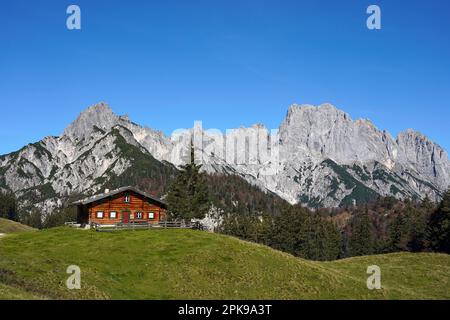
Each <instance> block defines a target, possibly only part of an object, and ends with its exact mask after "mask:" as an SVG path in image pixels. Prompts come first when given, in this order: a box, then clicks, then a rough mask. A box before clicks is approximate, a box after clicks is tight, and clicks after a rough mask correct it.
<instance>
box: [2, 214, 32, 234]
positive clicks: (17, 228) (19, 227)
mask: <svg viewBox="0 0 450 320" xmlns="http://www.w3.org/2000/svg"><path fill="white" fill-rule="evenodd" d="M33 230H35V229H33V228H32V227H29V226H26V225H24V224H21V223H18V222H15V221H11V220H8V219H3V218H0V233H6V234H8V233H19V232H27V231H33Z"/></svg>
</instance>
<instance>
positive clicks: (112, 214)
mask: <svg viewBox="0 0 450 320" xmlns="http://www.w3.org/2000/svg"><path fill="white" fill-rule="evenodd" d="M109 218H110V219H116V218H117V212H115V211H111V212H110V213H109Z"/></svg>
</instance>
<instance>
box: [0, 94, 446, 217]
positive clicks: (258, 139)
mask: <svg viewBox="0 0 450 320" xmlns="http://www.w3.org/2000/svg"><path fill="white" fill-rule="evenodd" d="M191 141H192V142H193V145H194V148H195V159H196V161H197V162H199V163H201V164H202V165H203V166H202V169H203V170H204V171H206V172H208V173H211V174H214V173H221V174H234V175H239V176H241V177H243V178H244V179H246V180H247V181H249V182H250V183H252V184H255V185H257V186H259V187H260V188H261V189H263V190H267V191H270V192H274V193H276V194H278V195H280V196H281V197H282V198H284V199H286V200H287V201H289V202H291V203H302V204H304V205H307V206H309V207H313V208H314V207H337V206H342V205H352V204H354V203H361V202H366V201H370V200H371V199H374V198H376V197H378V196H380V195H381V196H395V197H397V198H399V199H405V198H411V199H422V198H424V197H426V196H428V197H429V198H430V199H431V200H435V201H437V200H439V199H440V197H441V194H442V192H443V191H444V190H445V189H447V188H448V187H449V186H450V162H449V159H448V155H447V153H446V152H445V150H443V149H442V148H441V147H440V146H439V145H437V144H435V143H433V142H432V141H430V140H429V139H428V138H427V137H425V136H424V135H422V134H420V133H418V132H415V131H413V130H411V129H410V130H407V131H406V132H404V133H400V134H399V135H398V137H397V138H396V139H394V138H393V137H392V136H391V135H390V134H389V133H388V132H386V131H380V130H378V129H377V128H376V127H375V126H374V124H372V123H371V122H370V121H369V120H361V119H359V120H352V119H351V117H350V116H349V115H348V114H347V113H345V112H343V111H341V110H339V109H337V108H336V107H334V106H332V105H330V104H323V105H320V106H311V105H292V106H291V107H289V109H288V112H287V115H286V118H285V120H284V121H283V122H282V123H281V125H280V128H279V129H278V130H268V129H267V128H266V127H264V125H261V124H257V125H253V126H251V127H248V128H244V127H241V128H237V129H232V130H228V131H227V132H223V133H222V132H220V131H218V130H205V129H203V128H202V127H201V126H200V125H199V124H197V125H196V126H194V127H193V128H192V129H189V130H178V131H176V132H174V133H173V134H172V135H171V136H170V137H168V136H165V135H164V134H163V133H162V132H160V131H156V130H153V129H151V128H148V127H143V126H140V125H138V124H136V123H134V122H132V121H130V120H129V119H128V117H126V116H118V115H116V114H115V113H114V112H113V111H112V110H111V109H110V107H109V106H108V105H106V104H105V103H99V104H96V105H93V106H91V107H89V108H88V109H86V110H85V111H83V112H82V113H81V114H80V115H79V116H78V118H77V119H76V120H75V121H74V122H73V123H72V124H70V125H69V126H68V127H67V128H66V130H65V131H64V132H63V134H62V135H61V136H59V137H46V138H44V139H43V140H41V141H39V142H37V143H33V144H29V145H27V146H25V147H24V148H22V149H21V150H19V151H17V152H13V153H11V154H8V155H4V156H1V157H0V188H1V189H8V190H11V191H14V192H15V193H16V194H17V195H18V196H19V197H23V199H24V201H25V202H29V203H33V204H37V205H39V206H40V207H41V208H43V209H45V210H47V211H51V210H53V209H54V208H55V207H58V206H60V205H61V204H62V200H61V199H62V197H67V196H69V195H71V194H73V193H75V192H76V193H95V192H98V191H99V190H102V188H103V186H104V184H105V183H106V182H107V181H108V180H109V179H111V178H112V177H114V176H115V177H117V176H120V175H121V174H122V173H123V172H124V171H125V170H127V169H129V168H130V167H133V165H134V159H133V158H130V157H129V155H127V153H124V152H123V148H124V146H125V147H126V146H127V145H130V146H134V147H135V149H134V150H138V152H141V153H142V154H144V155H146V156H149V157H152V159H153V158H154V159H156V160H157V161H159V162H161V163H170V164H173V165H174V166H180V165H182V164H185V163H186V162H187V161H189V159H190V153H189V150H190V145H191ZM119 142H120V143H119ZM36 199H38V200H36Z"/></svg>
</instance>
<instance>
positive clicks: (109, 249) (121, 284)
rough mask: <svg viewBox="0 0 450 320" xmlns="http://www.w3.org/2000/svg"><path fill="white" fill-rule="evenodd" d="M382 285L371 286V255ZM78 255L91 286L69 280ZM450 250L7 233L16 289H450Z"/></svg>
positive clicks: (344, 292)
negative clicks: (338, 249)
mask: <svg viewBox="0 0 450 320" xmlns="http://www.w3.org/2000/svg"><path fill="white" fill-rule="evenodd" d="M373 264H375V265H378V266H380V268H381V272H382V275H381V279H382V286H383V288H382V289H381V290H374V291H370V290H368V289H367V287H366V279H367V277H368V275H367V274H366V269H367V266H368V265H373ZM69 265H77V266H79V267H80V268H81V286H82V288H81V290H68V289H67V288H66V285H65V282H66V279H67V277H68V276H69V275H68V274H67V273H66V269H67V267H68V266H69ZM449 288H450V256H449V255H444V254H434V253H433V254H431V253H430V254H424V253H420V254H411V253H399V254H388V255H376V256H366V257H358V258H351V259H346V260H340V261H334V262H314V261H307V260H302V259H298V258H295V257H293V256H291V255H289V254H286V253H282V252H279V251H276V250H273V249H271V248H269V247H266V246H263V245H258V244H253V243H248V242H244V241H241V240H238V239H236V238H232V237H229V236H224V235H219V234H212V233H207V232H203V231H193V230H164V229H160V230H149V231H121V232H116V233H96V232H94V231H82V230H75V229H71V228H64V227H61V228H54V229H48V230H43V231H38V232H30V233H21V234H14V235H9V236H7V237H4V238H2V239H0V298H4V299H5V298H6V299H31V298H36V299H197V298H199V299H412V298H414V299H428V298H430V299H438V298H439V299H450V290H449Z"/></svg>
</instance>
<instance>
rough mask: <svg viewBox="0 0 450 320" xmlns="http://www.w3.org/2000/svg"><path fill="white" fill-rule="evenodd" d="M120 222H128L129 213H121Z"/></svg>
mask: <svg viewBox="0 0 450 320" xmlns="http://www.w3.org/2000/svg"><path fill="white" fill-rule="evenodd" d="M122 222H123V223H128V222H130V211H123V212H122Z"/></svg>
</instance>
